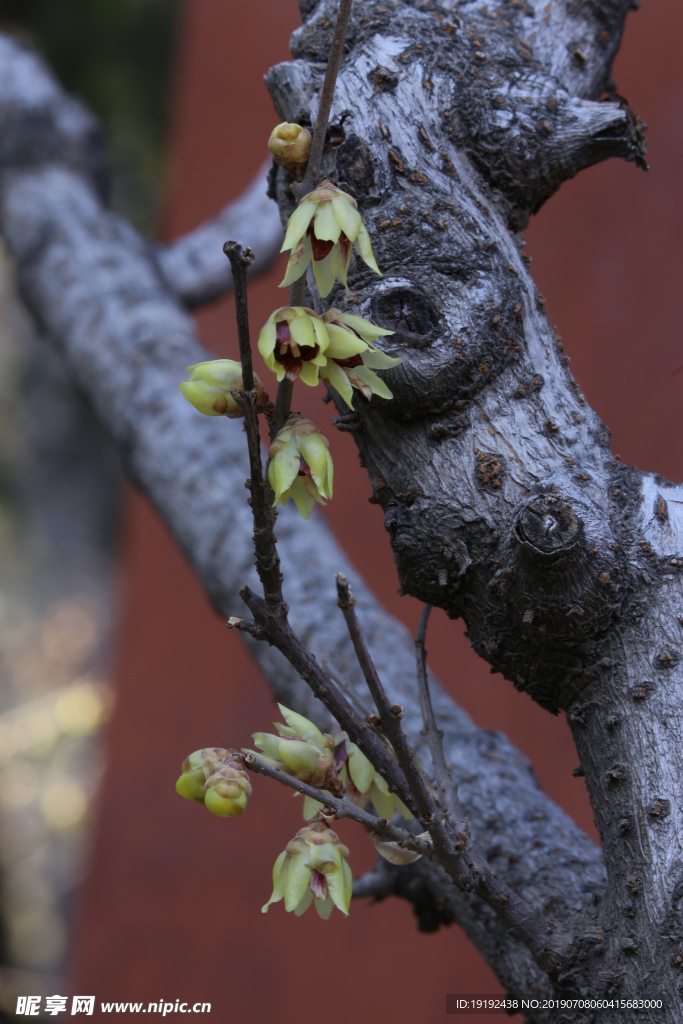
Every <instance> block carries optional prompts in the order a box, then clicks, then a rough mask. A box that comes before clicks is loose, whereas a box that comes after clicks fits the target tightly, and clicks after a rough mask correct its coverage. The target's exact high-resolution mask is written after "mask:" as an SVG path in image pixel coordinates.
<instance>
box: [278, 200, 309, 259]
mask: <svg viewBox="0 0 683 1024" xmlns="http://www.w3.org/2000/svg"><path fill="white" fill-rule="evenodd" d="M317 205H318V204H317V203H311V202H307V201H306V200H305V199H304V200H303V201H302V202H301V204H300V205H299V206H297V208H296V210H295V211H294V213H293V214H292V216H291V217H290V218H289V221H288V222H287V231H286V232H285V240H284V242H283V243H282V248H281V249H280V252H285V250H287V249H295V248H296V246H297V245H298V244H299V242H300V241H301V239H302V238H303V237H304V235H305V234H306V231H307V229H308V225H309V224H310V223H311V221H312V220H313V217H314V215H315V211H316V207H317Z"/></svg>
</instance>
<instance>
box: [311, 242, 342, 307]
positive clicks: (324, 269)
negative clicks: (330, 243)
mask: <svg viewBox="0 0 683 1024" xmlns="http://www.w3.org/2000/svg"><path fill="white" fill-rule="evenodd" d="M337 248H338V246H337V245H335V246H334V248H333V249H332V251H331V252H330V253H329V254H328V255H327V256H326V257H325V259H324V260H313V273H314V274H315V282H316V284H317V285H318V291H319V292H320V295H321V296H322V298H323V299H324V298H325V296H326V295H329V294H330V292H331V291H332V285H333V284H334V282H335V281H336V280H337V275H336V273H335V266H336V264H335V263H334V262H333V261H334V254H335V252H336V251H337Z"/></svg>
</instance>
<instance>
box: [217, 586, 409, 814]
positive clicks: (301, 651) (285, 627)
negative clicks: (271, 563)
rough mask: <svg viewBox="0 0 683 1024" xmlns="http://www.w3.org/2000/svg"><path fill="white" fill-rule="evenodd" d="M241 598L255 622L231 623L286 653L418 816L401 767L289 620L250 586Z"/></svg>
mask: <svg viewBox="0 0 683 1024" xmlns="http://www.w3.org/2000/svg"><path fill="white" fill-rule="evenodd" d="M240 597H241V598H242V600H243V601H244V603H245V604H246V606H247V607H248V608H249V610H250V611H251V613H252V615H253V616H254V619H253V621H252V620H250V619H240V618H238V617H233V618H232V619H230V620H229V621H228V626H229V627H231V628H235V629H239V630H240V631H241V632H243V633H249V634H250V635H252V636H256V637H257V638H258V639H259V640H267V642H268V643H270V644H272V645H273V647H276V648H277V649H278V651H280V653H281V654H283V655H284V656H285V658H286V659H287V661H288V662H289V663H290V665H292V667H293V668H295V669H296V671H297V672H298V673H299V675H300V676H301V678H302V679H303V680H304V682H305V683H306V684H307V685H308V686H309V688H310V690H311V692H312V693H313V695H314V696H315V697H317V698H318V700H320V701H321V703H322V704H324V705H325V707H326V708H327V710H328V711H329V712H330V714H331V715H332V716H333V718H335V720H336V721H337V722H338V723H339V725H340V726H341V727H342V729H343V730H344V731H345V732H346V733H348V736H349V739H350V740H351V741H352V742H353V743H355V744H356V746H358V747H360V749H361V750H362V751H363V753H364V754H365V756H366V757H367V758H368V759H369V761H370V762H371V763H372V764H373V765H374V767H375V769H376V770H377V771H378V772H379V774H380V775H381V776H382V778H383V779H384V780H385V782H386V783H387V785H388V786H389V789H390V790H391V791H392V793H396V795H397V796H398V797H400V799H401V800H402V801H403V803H404V804H405V805H406V806H407V807H408V808H409V809H410V811H411V812H412V813H413V814H415V815H416V816H417V814H418V810H417V806H416V804H415V800H414V798H413V795H412V792H411V790H410V787H409V786H408V783H407V781H406V778H405V776H404V774H403V772H402V771H401V769H400V767H399V766H398V764H397V763H396V761H395V760H394V758H393V757H392V756H391V755H390V753H389V751H388V750H387V748H386V747H385V746H384V744H383V743H382V742H381V740H379V739H378V737H377V736H376V735H375V733H374V732H373V730H372V729H371V728H370V726H369V725H368V723H367V722H365V721H364V720H363V718H362V717H361V716H360V715H359V714H358V713H357V712H356V711H355V710H354V708H353V707H352V706H351V704H350V703H349V702H348V700H347V699H346V697H345V696H344V694H343V693H342V692H341V690H340V689H339V687H338V686H337V685H336V684H335V683H334V682H333V680H332V679H330V677H329V676H328V675H327V673H326V672H325V671H324V670H323V668H322V667H321V666H320V665H319V664H318V662H317V661H316V659H315V658H314V657H313V655H312V654H311V653H310V652H309V651H307V650H306V648H305V647H304V645H303V644H302V643H301V640H299V638H298V636H297V635H296V633H294V631H293V630H292V628H291V626H290V625H289V623H288V622H287V621H280V620H275V619H274V618H273V617H272V616H270V615H269V614H268V610H267V608H266V605H265V602H264V601H263V598H261V597H259V596H258V595H257V594H254V593H253V592H252V591H251V590H250V589H249V587H242V589H241V590H240Z"/></svg>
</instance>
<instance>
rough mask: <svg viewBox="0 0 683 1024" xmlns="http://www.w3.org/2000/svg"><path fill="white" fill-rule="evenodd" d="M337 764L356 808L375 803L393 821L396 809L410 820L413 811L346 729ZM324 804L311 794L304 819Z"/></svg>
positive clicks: (337, 746) (337, 744) (339, 737)
mask: <svg viewBox="0 0 683 1024" xmlns="http://www.w3.org/2000/svg"><path fill="white" fill-rule="evenodd" d="M334 742H335V747H334V764H335V769H336V772H337V778H338V779H339V781H340V782H341V783H342V785H343V786H344V795H345V796H346V797H348V799H349V800H350V801H351V803H353V804H355V805H356V807H367V805H368V804H369V803H371V802H372V804H373V806H374V808H375V810H376V811H377V814H378V815H379V816H380V817H382V818H386V819H387V821H389V820H391V818H392V817H393V815H394V814H395V812H396V811H398V812H399V814H401V815H402V816H403V817H404V818H405V819H406V821H407V820H408V819H409V818H412V814H411V813H410V811H409V810H408V808H407V807H406V805H405V804H404V803H403V801H402V800H400V799H399V798H398V797H397V796H396V794H395V793H392V792H390V790H389V787H388V786H387V784H386V782H385V780H384V779H383V778H382V776H381V775H379V774H378V772H376V771H375V769H374V767H373V765H372V764H371V763H370V761H368V759H367V757H366V756H365V754H364V753H363V751H362V750H361V749H360V747H357V746H356V744H355V743H352V742H351V740H350V739H349V738H348V736H347V735H346V733H345V732H340V733H339V734H338V735H337V736H335V741H334ZM321 806H322V805H321V804H320V803H318V802H317V801H316V800H313V799H312V798H311V797H306V799H305V800H304V818H306V819H308V818H310V817H312V815H313V814H315V812H316V811H318V810H319V809H320V807H321Z"/></svg>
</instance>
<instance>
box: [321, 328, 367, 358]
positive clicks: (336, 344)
mask: <svg viewBox="0 0 683 1024" xmlns="http://www.w3.org/2000/svg"><path fill="white" fill-rule="evenodd" d="M327 334H328V336H329V339H330V344H329V347H328V349H327V351H326V353H325V355H326V356H327V358H328V359H350V358H351V356H358V355H360V354H361V353H362V352H366V351H367V347H368V346H367V344H366V343H365V342H364V341H363V340H362V338H358V337H356V335H355V334H354V333H353V331H347V330H346V329H345V328H344V327H338V326H337V324H328V325H327Z"/></svg>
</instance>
